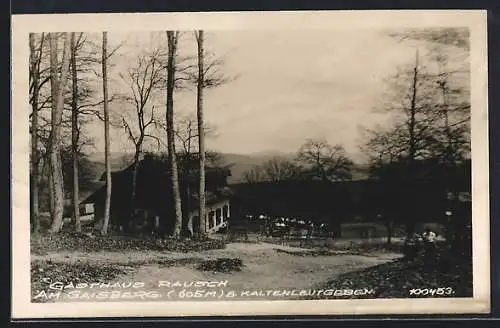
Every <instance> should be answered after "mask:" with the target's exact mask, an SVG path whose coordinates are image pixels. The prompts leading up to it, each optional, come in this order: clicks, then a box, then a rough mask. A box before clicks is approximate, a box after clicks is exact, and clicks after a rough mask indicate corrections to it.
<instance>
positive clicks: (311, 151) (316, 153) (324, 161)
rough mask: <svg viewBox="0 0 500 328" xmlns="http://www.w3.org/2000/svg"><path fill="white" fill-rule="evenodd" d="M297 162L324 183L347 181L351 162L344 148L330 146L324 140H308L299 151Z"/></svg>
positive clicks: (349, 176)
mask: <svg viewBox="0 0 500 328" xmlns="http://www.w3.org/2000/svg"><path fill="white" fill-rule="evenodd" d="M297 160H298V161H299V162H300V163H303V164H304V165H306V166H307V167H308V169H309V173H310V174H312V176H313V177H315V178H318V179H321V180H324V181H338V180H349V179H350V178H351V168H352V165H353V163H352V161H351V160H350V159H349V158H348V157H347V155H346V152H345V150H344V147H343V146H341V145H330V144H329V143H328V142H327V141H326V140H324V139H316V140H315V139H309V140H307V141H306V142H305V143H304V144H303V145H302V146H301V147H300V149H299V152H298V154H297Z"/></svg>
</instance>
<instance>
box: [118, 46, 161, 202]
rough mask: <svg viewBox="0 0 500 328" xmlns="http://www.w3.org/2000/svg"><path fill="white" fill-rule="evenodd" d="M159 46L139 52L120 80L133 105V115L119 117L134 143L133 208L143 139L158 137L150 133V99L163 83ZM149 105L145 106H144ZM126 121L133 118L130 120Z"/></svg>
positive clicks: (153, 122)
mask: <svg viewBox="0 0 500 328" xmlns="http://www.w3.org/2000/svg"><path fill="white" fill-rule="evenodd" d="M159 56H160V50H159V49H156V50H153V51H152V52H151V53H146V54H141V55H139V56H138V58H137V64H136V65H135V66H133V67H132V68H130V69H129V71H128V74H127V76H126V77H123V76H122V78H123V80H124V81H125V82H126V83H127V84H128V86H129V89H130V94H131V95H130V96H126V97H125V99H126V100H127V101H128V102H129V103H131V104H132V105H133V106H134V113H133V116H134V118H131V119H130V120H128V119H127V118H126V117H125V116H123V117H122V122H123V127H124V129H125V131H126V132H127V134H128V137H129V139H130V141H132V143H133V144H134V148H135V151H134V161H133V165H134V169H133V174H132V193H131V208H132V210H134V206H135V200H136V185H137V172H138V169H139V162H140V157H141V155H142V152H143V145H144V141H145V139H148V138H149V139H154V140H156V141H157V143H158V147H159V146H160V140H159V139H158V137H156V136H154V135H152V134H149V133H148V131H149V128H150V127H154V126H155V125H156V124H157V120H156V116H155V108H154V105H151V102H152V100H153V98H154V95H155V93H156V92H157V91H158V90H159V89H160V88H161V87H162V86H163V84H164V78H163V77H162V72H163V67H162V65H161V62H160V58H159ZM149 106H150V107H151V109H150V110H148V108H147V107H149ZM129 121H131V122H132V121H134V123H133V124H132V123H131V122H129Z"/></svg>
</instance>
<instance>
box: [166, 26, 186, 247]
mask: <svg viewBox="0 0 500 328" xmlns="http://www.w3.org/2000/svg"><path fill="white" fill-rule="evenodd" d="M178 36H179V32H174V31H167V39H168V63H167V113H166V121H167V146H168V159H169V163H170V178H171V183H172V195H173V198H174V205H175V228H174V236H175V237H176V238H178V237H179V236H180V231H181V226H182V203H181V195H180V191H179V174H178V171H177V155H176V153H175V134H174V89H175V69H176V63H175V57H176V52H177V40H178Z"/></svg>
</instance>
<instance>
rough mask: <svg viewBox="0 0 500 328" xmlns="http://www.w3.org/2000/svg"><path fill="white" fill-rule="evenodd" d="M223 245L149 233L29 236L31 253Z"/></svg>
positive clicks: (191, 248) (187, 249) (188, 249)
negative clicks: (157, 236) (145, 235)
mask: <svg viewBox="0 0 500 328" xmlns="http://www.w3.org/2000/svg"><path fill="white" fill-rule="evenodd" d="M224 247H225V242H224V241H223V240H215V239H204V240H188V239H186V240H176V239H173V238H167V239H163V240H162V239H157V238H153V237H134V236H125V235H108V236H101V235H98V234H89V233H74V232H61V233H58V234H53V235H51V234H43V235H37V236H33V237H32V238H31V253H32V254H37V255H45V254H47V253H50V252H59V251H81V252H101V251H107V252H126V251H143V250H144V251H145V250H150V251H172V252H182V253H187V252H192V251H204V250H211V249H221V248H224Z"/></svg>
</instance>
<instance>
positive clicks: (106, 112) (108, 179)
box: [101, 32, 112, 235]
mask: <svg viewBox="0 0 500 328" xmlns="http://www.w3.org/2000/svg"><path fill="white" fill-rule="evenodd" d="M102 93H103V97H104V103H103V107H104V163H105V165H106V200H105V203H104V221H103V225H102V230H101V235H106V234H107V233H108V224H109V217H110V209H111V188H112V185H111V160H110V158H109V157H110V156H109V155H110V154H109V153H110V140H109V108H108V33H107V32H102Z"/></svg>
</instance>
